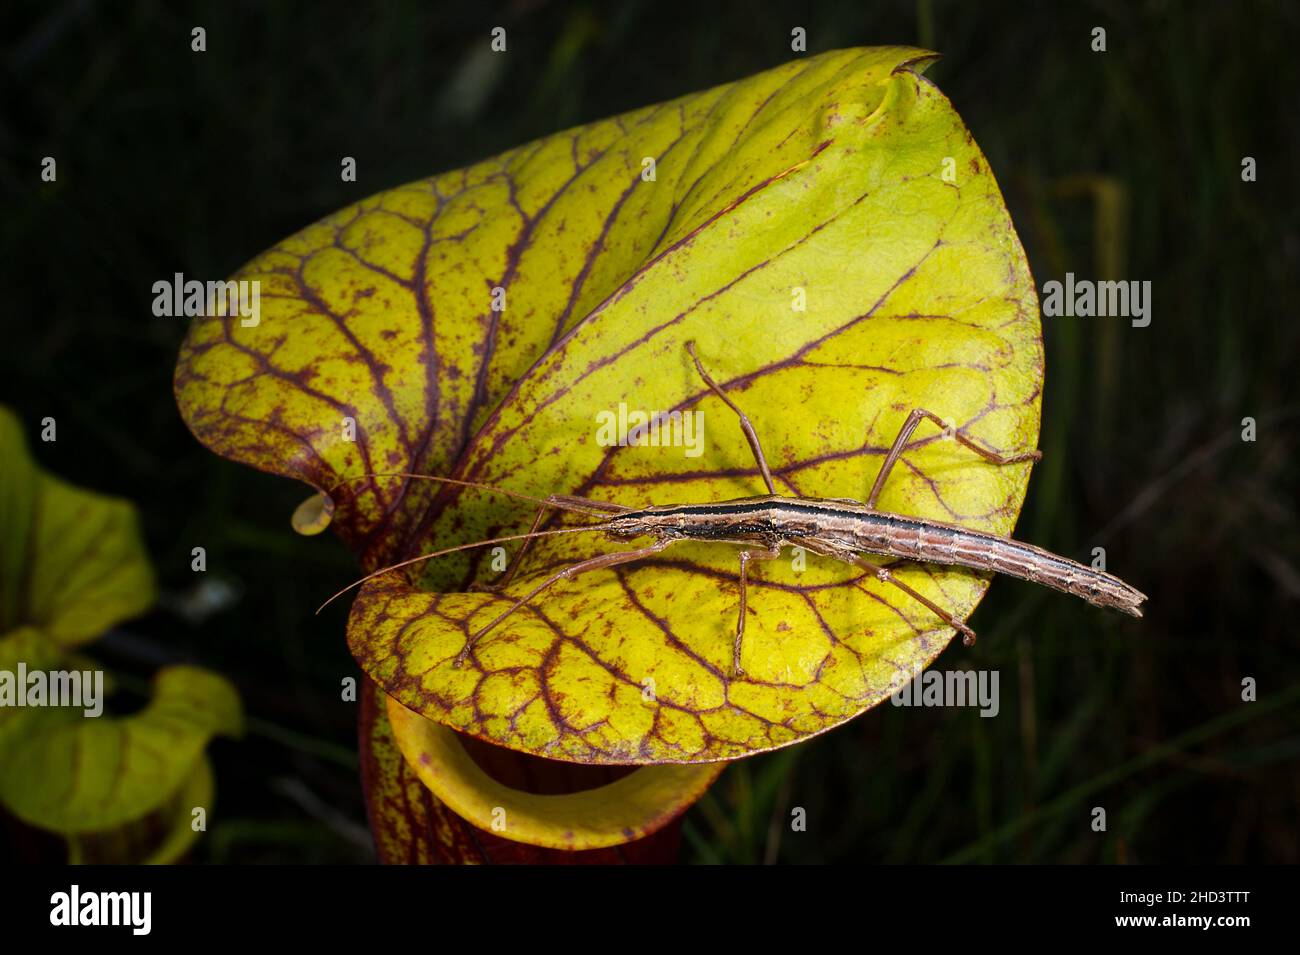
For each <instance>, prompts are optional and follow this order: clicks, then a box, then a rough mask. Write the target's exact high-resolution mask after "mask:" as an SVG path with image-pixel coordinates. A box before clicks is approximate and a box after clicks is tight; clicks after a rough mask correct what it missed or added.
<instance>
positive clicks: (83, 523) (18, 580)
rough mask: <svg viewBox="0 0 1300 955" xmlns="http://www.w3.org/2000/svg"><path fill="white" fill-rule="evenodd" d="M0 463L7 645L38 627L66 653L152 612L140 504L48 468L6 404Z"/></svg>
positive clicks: (1, 410)
mask: <svg viewBox="0 0 1300 955" xmlns="http://www.w3.org/2000/svg"><path fill="white" fill-rule="evenodd" d="M0 458H3V460H4V462H5V468H4V475H3V477H2V478H0V594H2V595H3V598H4V599H3V601H0V643H2V642H3V641H5V640H8V639H9V638H10V636H11V635H12V634H13V632H14V631H16V630H17V629H18V628H20V627H31V628H35V629H36V630H38V631H39V632H40V634H41V635H42V638H43V639H45V640H48V641H49V642H50V643H51V644H53V645H54V646H55V647H57V648H59V649H60V650H68V649H71V648H73V647H76V646H79V645H81V644H84V643H87V642H89V641H91V640H94V639H96V638H97V637H100V636H102V635H103V633H104V631H105V630H107V629H108V628H109V627H111V626H113V625H114V624H116V623H119V622H121V621H122V620H125V619H127V618H129V617H133V616H136V615H137V614H140V613H142V612H144V611H145V610H146V609H148V607H149V606H150V605H151V604H152V603H153V600H154V577H153V570H152V568H151V566H150V564H149V557H148V554H147V553H146V552H145V549H144V542H143V541H142V540H141V537H140V530H139V525H138V521H137V518H136V512H135V507H134V506H133V505H132V504H131V503H130V502H129V501H124V500H121V499H119V498H113V497H107V496H105V495H101V494H95V493H94V492H92V491H86V490H83V489H82V488H78V487H73V486H72V485H71V484H68V483H67V482H65V481H62V480H60V479H59V478H57V477H54V476H53V475H51V474H47V473H45V472H44V471H42V470H41V469H40V468H39V467H38V466H37V465H36V464H35V462H34V461H33V460H32V458H31V455H30V453H29V452H28V450H27V446H26V442H25V440H24V438H23V430H22V426H21V424H20V423H19V421H18V419H17V418H16V417H15V416H14V414H13V412H11V411H10V410H9V409H8V408H5V407H3V406H0Z"/></svg>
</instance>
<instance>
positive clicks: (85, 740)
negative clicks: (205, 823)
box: [0, 666, 243, 835]
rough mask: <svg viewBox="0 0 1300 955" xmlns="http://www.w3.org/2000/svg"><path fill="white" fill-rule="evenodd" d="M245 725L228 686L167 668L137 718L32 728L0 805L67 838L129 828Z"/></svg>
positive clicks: (11, 766) (15, 747)
mask: <svg viewBox="0 0 1300 955" xmlns="http://www.w3.org/2000/svg"><path fill="white" fill-rule="evenodd" d="M44 712H52V711H44ZM55 712H56V711H55ZM242 719H243V717H242V713H241V707H240V703H239V696H238V694H237V693H236V692H235V689H234V687H232V686H231V685H230V683H229V682H227V681H226V680H225V679H224V678H222V677H220V676H217V675H216V674H213V673H210V672H208V671H206V670H202V669H199V668H197V667H188V666H176V667H169V668H167V669H164V670H162V671H160V672H159V674H158V676H157V677H156V678H155V681H154V694H153V698H152V699H151V700H150V702H149V705H148V706H147V707H145V709H143V710H142V711H140V712H139V713H136V714H134V715H131V716H126V717H121V718H112V717H107V716H105V717H99V718H96V719H80V720H76V721H71V722H69V721H66V720H61V721H58V722H56V723H55V724H54V725H52V726H50V727H48V728H42V727H29V728H28V729H27V731H26V732H25V733H24V734H23V736H22V738H21V739H20V740H16V741H13V743H12V745H11V747H10V751H9V754H8V758H7V759H6V762H5V771H4V774H3V776H2V777H0V802H3V803H4V804H5V805H6V807H8V809H9V810H10V812H12V813H13V814H14V815H15V816H17V817H18V818H19V819H22V820H23V821H24V822H27V823H29V824H31V825H35V826H39V827H41V828H43V829H50V830H53V831H55V832H59V833H62V834H65V835H74V834H84V833H95V832H104V831H106V830H110V829H114V828H116V827H119V826H123V825H126V824H127V823H130V822H132V821H134V820H138V819H140V818H142V817H143V816H145V815H147V814H149V813H151V812H153V811H155V810H156V809H158V808H159V807H161V806H163V805H164V804H166V803H168V801H169V800H170V799H171V798H172V797H173V796H174V795H176V794H177V792H178V790H179V789H180V788H181V787H182V785H185V784H187V782H188V781H191V780H193V778H194V775H195V773H196V772H199V771H200V766H199V764H200V762H201V761H202V760H203V759H204V756H203V750H204V748H205V747H206V746H207V743H208V741H209V740H210V739H211V738H212V737H213V736H214V735H223V736H238V735H239V734H240V733H241V731H242V730H241V728H242ZM191 808H193V807H187V808H186V811H187V813H188V811H189V809H191ZM204 808H205V809H210V808H211V807H204Z"/></svg>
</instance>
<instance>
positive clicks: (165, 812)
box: [0, 406, 242, 863]
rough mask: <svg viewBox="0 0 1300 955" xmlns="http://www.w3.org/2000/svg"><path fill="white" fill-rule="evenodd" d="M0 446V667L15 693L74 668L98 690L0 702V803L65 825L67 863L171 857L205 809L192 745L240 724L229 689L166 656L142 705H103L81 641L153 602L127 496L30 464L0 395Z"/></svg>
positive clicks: (105, 686) (201, 772) (102, 682)
mask: <svg viewBox="0 0 1300 955" xmlns="http://www.w3.org/2000/svg"><path fill="white" fill-rule="evenodd" d="M0 455H2V456H3V458H4V461H5V469H4V471H3V472H2V473H0V595H3V603H0V671H3V674H4V676H5V678H6V680H7V681H8V684H9V686H10V689H11V690H12V691H13V692H14V693H15V694H25V693H26V692H27V691H28V689H29V686H30V685H31V682H30V681H31V680H32V679H33V674H39V675H40V679H41V680H43V681H44V682H45V685H47V686H48V685H50V683H51V681H50V679H49V674H50V673H51V672H54V671H76V677H77V679H78V681H80V685H81V686H82V687H83V694H85V693H86V692H87V691H89V690H90V689H91V687H93V686H95V685H98V688H99V690H100V695H98V696H97V697H95V699H94V704H93V707H92V706H91V700H89V699H85V698H84V697H83V701H82V702H83V703H84V704H86V705H67V704H69V703H70V701H67V700H54V699H45V700H43V701H42V705H39V706H29V705H24V706H18V705H5V706H4V707H2V708H0V804H2V805H3V806H4V807H5V808H6V809H7V810H8V811H9V812H11V813H12V814H13V815H14V816H16V817H17V818H18V819H20V820H22V821H23V822H25V823H27V824H29V825H32V826H36V827H39V828H41V829H46V830H50V831H53V832H57V833H59V834H61V835H64V836H65V837H67V841H68V847H69V858H70V860H71V861H74V862H77V861H99V862H119V863H120V862H141V861H148V862H169V861H174V860H175V859H176V858H178V857H179V856H180V855H181V854H182V853H183V852H184V851H185V850H186V849H187V848H188V847H189V845H190V844H192V842H193V840H194V839H195V838H197V836H198V834H199V830H196V829H194V828H193V827H192V826H191V825H190V821H191V811H192V809H193V808H196V807H198V808H203V809H204V811H205V812H210V811H211V804H212V795H213V781H212V770H211V766H210V765H209V764H208V762H207V759H206V757H205V756H204V755H203V750H204V748H205V747H206V745H207V743H208V741H209V740H210V739H211V737H212V736H213V735H216V734H221V735H226V736H236V735H239V733H240V729H241V723H242V716H241V712H240V703H239V697H238V695H237V693H236V692H235V689H234V687H233V686H231V685H230V684H229V683H228V682H227V681H226V680H225V679H223V678H222V677H219V676H217V675H215V674H213V673H210V672H208V671H206V670H202V669H199V668H197V667H188V666H180V667H172V668H169V669H165V670H163V671H161V672H160V673H159V674H158V676H157V679H156V681H155V692H154V696H153V698H152V699H151V701H150V702H149V704H148V705H147V706H146V707H145V709H144V710H142V711H141V712H139V713H136V714H133V715H131V716H126V717H120V718H115V717H112V716H109V715H106V713H105V712H104V710H103V702H104V700H103V695H105V694H107V693H108V692H110V691H111V690H112V689H113V683H114V681H113V680H111V679H110V678H109V677H108V674H106V673H105V672H104V671H103V670H101V669H100V668H99V667H98V665H97V664H96V663H95V662H94V661H93V660H92V659H90V658H89V657H87V656H86V655H85V654H84V653H82V652H81V649H80V648H83V647H85V646H86V645H87V644H89V643H91V642H92V641H94V640H95V639H97V638H98V637H100V636H102V635H103V633H104V632H105V631H106V630H107V629H109V628H110V627H112V626H114V625H115V624H117V623H120V622H121V621H123V620H125V619H127V618H129V617H132V616H135V615H137V614H139V613H141V612H143V611H144V610H146V609H147V608H148V607H149V606H150V605H151V604H152V603H153V600H154V576H153V570H152V568H151V566H150V564H149V559H148V555H147V553H146V552H145V548H144V542H143V540H142V539H141V536H140V532H139V527H138V521H137V517H136V511H135V507H134V505H132V504H131V503H130V502H128V501H124V500H120V499H117V498H111V497H106V496H104V495H100V494H95V493H93V492H91V491H87V490H84V489H81V488H77V487H74V486H72V485H70V484H68V483H67V482H65V481H62V480H60V479H59V478H56V477H54V476H52V475H49V474H47V473H45V472H44V471H43V470H41V468H39V467H38V466H37V465H36V464H35V462H34V461H33V459H32V457H31V455H30V453H29V452H28V450H27V446H26V442H25V440H24V436H23V429H22V426H21V424H20V423H19V421H18V420H17V418H16V417H15V416H14V415H13V413H12V412H10V411H9V409H8V408H5V407H3V406H0ZM24 674H25V675H26V677H27V680H26V681H22V682H20V675H24ZM87 681H89V683H90V685H89V686H88V685H87ZM7 702H15V703H16V701H7ZM92 708H93V709H97V710H99V713H98V714H96V715H88V714H87V710H89V709H92Z"/></svg>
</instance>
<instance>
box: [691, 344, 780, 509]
mask: <svg viewBox="0 0 1300 955" xmlns="http://www.w3.org/2000/svg"><path fill="white" fill-rule="evenodd" d="M686 350H687V351H688V352H690V355H691V358H692V360H694V362H695V370H696V371H698V372H699V373H700V377H701V378H703V379H704V383H705V384H706V385H708V386H709V387H710V388H712V389H713V393H714V394H716V395H717V396H718V397H719V398H721V399H722V400H723V401H725V402H726V404H727V407H728V408H730V409H731V410H732V411H734V412H736V415H737V416H738V417H739V418H740V430H742V431H744V432H745V438H746V440H748V441H749V447H750V449H751V450H752V451H753V452H754V460H755V461H757V462H758V469H759V470H760V471H762V472H763V483H764V484H766V485H767V493H768V494H771V495H773V496H775V495H776V488H775V487H773V486H772V472H771V471H769V470H768V469H767V458H766V457H764V455H763V446H762V445H761V444H759V442H758V434H757V433H755V431H754V426H753V425H752V424H750V423H749V418H747V417H746V416H745V412H743V411H741V410H740V408H739V407H738V406H737V405H736V403H735V402H734V401H732V400H731V399H730V398H728V397H727V393H726V392H725V391H723V390H722V386H721V385H719V384H718V383H717V382H716V381H714V380H713V378H712V377H710V375H709V373H708V372H707V371H705V370H704V366H703V365H702V364H700V356H699V355H697V354H695V342H687V343H686Z"/></svg>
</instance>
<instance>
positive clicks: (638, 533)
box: [604, 495, 1146, 617]
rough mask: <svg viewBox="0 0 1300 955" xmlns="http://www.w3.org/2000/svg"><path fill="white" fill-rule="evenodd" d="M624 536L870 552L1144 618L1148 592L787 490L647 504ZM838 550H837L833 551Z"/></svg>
mask: <svg viewBox="0 0 1300 955" xmlns="http://www.w3.org/2000/svg"><path fill="white" fill-rule="evenodd" d="M604 529H605V531H606V532H607V533H608V534H609V535H610V536H611V537H616V538H633V537H642V536H651V537H658V538H661V539H663V538H671V539H678V540H697V541H715V542H724V543H729V544H737V545H741V546H747V547H755V548H757V549H760V550H765V551H776V550H779V549H780V548H781V547H783V546H786V545H794V546H800V547H805V548H806V549H808V550H811V551H813V552H814V553H825V554H827V556H835V557H843V556H846V555H851V554H858V553H867V554H875V555H879V556H884V557H901V558H905V559H907V560H914V561H920V562H923V563H929V564H946V565H949V566H955V567H969V568H972V569H974V570H985V571H994V572H996V573H1000V574H1008V575H1010V576H1012V577H1019V578H1020V579H1022V580H1028V581H1032V582H1033V583H1036V584H1045V585H1046V586H1048V587H1052V588H1054V589H1056V590H1060V591H1063V592H1064V593H1067V594H1072V595H1073V596H1075V597H1082V598H1083V599H1084V600H1086V601H1088V602H1089V603H1091V604H1095V605H1096V606H1098V607H1108V608H1110V609H1113V610H1120V611H1123V612H1124V613H1127V614H1131V615H1132V616H1135V617H1140V616H1142V611H1141V610H1140V609H1139V604H1141V602H1142V601H1143V600H1145V599H1146V597H1145V595H1144V594H1142V593H1140V592H1139V591H1137V590H1135V589H1134V588H1132V587H1130V586H1129V585H1128V584H1126V583H1124V581H1122V580H1120V579H1119V578H1118V577H1113V576H1111V575H1110V574H1106V573H1102V572H1100V571H1097V570H1093V569H1092V568H1091V567H1087V566H1084V565H1083V564H1079V563H1076V562H1075V561H1072V560H1068V559H1067V558H1065V557H1060V556H1058V555H1056V554H1053V553H1052V552H1051V551H1047V550H1043V549H1042V548H1041V547H1035V546H1033V545H1032V544H1024V543H1021V542H1020V541H1016V540H1011V539H1009V538H1006V537H998V536H997V535H995V534H985V533H982V532H980V531H973V530H971V529H969V528H966V527H960V526H958V525H956V524H947V523H944V522H941V521H932V520H926V519H923V518H918V517H906V516H904V515H900V514H889V513H886V512H884V511H877V510H874V509H872V508H869V507H867V506H866V505H865V504H863V503H861V502H860V501H849V500H838V499H823V498H804V497H801V498H792V497H780V496H771V495H769V496H765V497H750V498H740V499H738V500H734V501H720V502H717V503H713V504H681V505H666V506H658V507H647V508H642V509H640V510H636V511H630V512H628V513H625V514H620V515H619V516H618V517H614V518H611V519H610V520H608V521H607V522H605V524H604ZM832 551H833V552H834V553H830V552H832Z"/></svg>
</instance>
